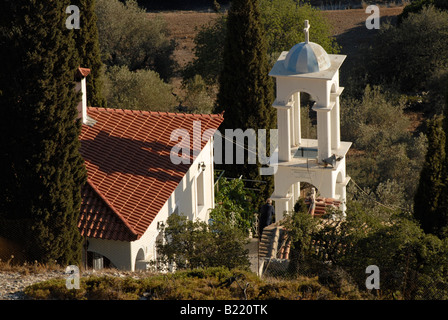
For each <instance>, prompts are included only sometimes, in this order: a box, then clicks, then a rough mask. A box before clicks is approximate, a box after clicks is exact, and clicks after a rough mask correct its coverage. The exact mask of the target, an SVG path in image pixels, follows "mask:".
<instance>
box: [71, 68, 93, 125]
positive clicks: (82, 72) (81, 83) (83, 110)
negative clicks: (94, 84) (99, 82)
mask: <svg viewBox="0 0 448 320" xmlns="http://www.w3.org/2000/svg"><path fill="white" fill-rule="evenodd" d="M89 74H90V69H87V68H81V67H80V68H78V70H77V72H76V86H75V90H76V92H79V91H80V90H81V93H82V98H81V101H80V102H79V103H78V107H77V108H78V119H79V118H81V121H82V124H87V86H86V77H87V76H88V75H89Z"/></svg>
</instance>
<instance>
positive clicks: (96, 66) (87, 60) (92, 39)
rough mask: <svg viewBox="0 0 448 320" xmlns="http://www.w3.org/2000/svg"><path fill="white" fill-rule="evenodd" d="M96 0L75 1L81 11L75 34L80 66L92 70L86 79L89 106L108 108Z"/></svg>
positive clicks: (73, 2)
mask: <svg viewBox="0 0 448 320" xmlns="http://www.w3.org/2000/svg"><path fill="white" fill-rule="evenodd" d="M95 2H96V1H95V0H73V1H72V4H74V5H77V6H78V8H79V11H80V29H79V30H76V31H75V32H74V34H75V41H76V49H77V51H78V55H79V65H80V66H81V67H84V68H89V69H91V72H90V74H89V76H88V77H87V79H86V86H87V104H88V105H89V106H93V107H106V99H105V97H104V95H103V90H102V89H103V68H104V66H103V63H102V61H101V52H100V46H99V41H98V28H97V25H96V22H97V17H96V13H95Z"/></svg>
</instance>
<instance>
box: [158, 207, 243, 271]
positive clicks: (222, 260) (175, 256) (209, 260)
mask: <svg viewBox="0 0 448 320" xmlns="http://www.w3.org/2000/svg"><path fill="white" fill-rule="evenodd" d="M163 234H164V240H163V241H159V242H158V243H157V255H158V257H157V260H158V261H157V263H158V265H159V266H160V267H162V268H165V267H166V266H168V265H175V267H176V268H177V269H194V268H205V267H218V266H223V267H227V268H229V269H232V268H237V267H238V268H247V267H248V266H249V260H248V256H247V254H248V251H247V249H245V248H244V245H245V243H246V237H245V236H244V234H243V233H242V232H241V231H240V230H239V229H237V228H235V227H233V226H231V225H230V224H228V223H223V222H221V221H216V222H214V223H212V224H210V225H208V224H207V223H206V222H203V221H191V220H188V219H187V217H185V216H181V215H177V214H172V215H171V216H170V217H168V220H167V226H166V227H165V228H164V230H163Z"/></svg>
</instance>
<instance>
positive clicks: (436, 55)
mask: <svg viewBox="0 0 448 320" xmlns="http://www.w3.org/2000/svg"><path fill="white" fill-rule="evenodd" d="M385 43H387V46H385V45H384V44H385ZM363 61H364V62H365V65H366V70H367V74H368V79H367V81H368V82H369V83H371V84H387V85H388V86H389V87H390V86H394V87H396V88H398V89H399V90H400V91H401V92H408V93H412V92H417V91H423V90H427V89H428V82H429V80H430V79H431V77H432V75H433V73H434V72H437V71H438V70H439V69H446V68H447V67H448V12H446V11H439V10H437V9H435V8H434V7H433V6H429V7H427V8H424V9H423V10H421V11H420V12H419V13H411V14H409V16H408V18H406V19H404V20H403V21H402V23H401V24H400V25H398V26H396V27H394V26H392V25H384V26H382V27H381V29H380V30H379V33H378V35H377V36H376V37H375V39H374V41H373V44H372V47H371V48H370V50H369V51H368V52H367V56H365V57H363Z"/></svg>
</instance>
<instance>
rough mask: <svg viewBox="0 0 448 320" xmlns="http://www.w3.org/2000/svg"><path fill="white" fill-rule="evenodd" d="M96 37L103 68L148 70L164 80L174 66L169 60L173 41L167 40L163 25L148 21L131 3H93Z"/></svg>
mask: <svg viewBox="0 0 448 320" xmlns="http://www.w3.org/2000/svg"><path fill="white" fill-rule="evenodd" d="M96 14H97V17H98V21H97V26H98V37H99V43H100V48H101V51H102V55H103V62H104V63H105V64H106V65H107V66H114V65H118V66H123V65H124V66H127V67H128V68H129V69H130V70H132V71H135V70H137V69H148V68H149V69H151V70H154V71H156V72H157V73H159V74H160V75H161V77H162V79H164V80H165V81H166V80H168V79H169V78H170V77H171V76H172V74H173V72H174V69H175V67H176V64H175V62H174V60H173V58H172V54H173V51H174V48H175V42H174V41H173V40H170V39H169V38H168V35H169V34H168V29H167V27H166V22H165V21H164V20H163V19H162V18H160V17H156V18H154V19H149V18H148V16H147V14H146V11H145V10H144V9H141V8H139V6H138V4H137V2H136V1H135V0H127V1H125V2H124V3H123V2H120V1H118V0H97V3H96Z"/></svg>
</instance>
